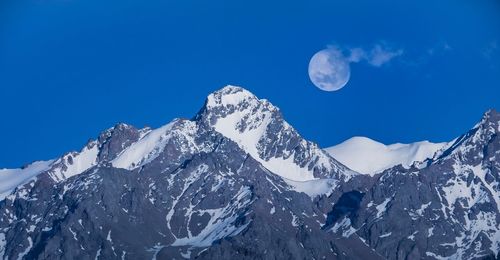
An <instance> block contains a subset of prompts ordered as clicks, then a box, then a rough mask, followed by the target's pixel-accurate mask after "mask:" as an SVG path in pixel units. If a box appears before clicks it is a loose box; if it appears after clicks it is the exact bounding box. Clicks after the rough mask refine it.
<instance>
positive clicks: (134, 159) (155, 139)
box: [112, 121, 175, 169]
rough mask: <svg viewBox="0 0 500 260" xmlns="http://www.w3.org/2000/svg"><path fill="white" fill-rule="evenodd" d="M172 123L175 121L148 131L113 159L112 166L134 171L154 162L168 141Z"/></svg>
mask: <svg viewBox="0 0 500 260" xmlns="http://www.w3.org/2000/svg"><path fill="white" fill-rule="evenodd" d="M174 123H175V121H174V122H171V123H169V124H166V125H164V126H162V127H160V128H158V129H155V130H152V131H149V132H148V133H147V134H146V135H144V136H143V137H142V138H141V139H139V140H138V141H136V142H135V143H133V144H132V145H130V147H128V148H127V149H125V150H124V151H123V152H122V153H121V154H120V155H119V156H118V157H117V158H115V159H114V160H113V161H112V164H113V166H114V167H116V168H123V169H135V168H137V167H139V166H141V165H142V164H146V163H148V162H150V161H152V160H154V159H155V158H156V157H157V156H158V155H159V154H160V153H161V152H162V151H163V148H164V147H165V144H166V142H167V141H168V138H167V135H168V133H169V131H170V130H171V129H172V126H173V125H174Z"/></svg>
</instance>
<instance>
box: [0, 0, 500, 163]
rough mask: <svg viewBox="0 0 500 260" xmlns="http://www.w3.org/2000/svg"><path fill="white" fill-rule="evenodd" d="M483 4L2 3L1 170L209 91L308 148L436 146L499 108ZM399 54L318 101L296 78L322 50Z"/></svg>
mask: <svg viewBox="0 0 500 260" xmlns="http://www.w3.org/2000/svg"><path fill="white" fill-rule="evenodd" d="M499 44H500V4H499V2H498V1H494V0H477V1H470V0H469V1H465V0H454V1H452V0H442V1H431V0H423V1H422V0H420V1H395V0H394V1H388V0H382V1H371V0H359V1H352V0H349V1H347V0H345V1H332V0H330V1H272V2H271V1H260V0H257V1H245V2H243V1H217V0H216V1H192V0H182V1H180V0H179V1H168V0H162V1H160V0H150V1H139V0H120V1H114V0H113V1H111V0H99V1H98V0H36V1H33V0H4V1H2V3H0V98H1V102H0V122H1V126H2V127H1V128H0V136H1V138H2V142H1V143H2V148H1V149H0V168H2V167H17V166H20V165H23V164H25V163H28V162H30V161H33V160H37V159H50V158H54V157H57V156H59V155H61V154H62V153H64V152H66V151H70V150H77V149H80V148H81V147H82V146H83V145H84V144H85V143H86V141H87V140H88V139H89V138H94V137H96V136H97V135H98V133H99V132H100V131H102V130H104V129H106V128H108V127H111V126H112V125H114V124H115V123H117V122H127V123H130V124H133V125H135V126H137V127H142V126H145V125H149V126H152V127H158V126H160V125H163V124H165V123H167V122H169V121H170V120H172V119H173V118H175V117H187V118H190V117H192V116H193V115H194V114H195V113H196V112H197V111H198V110H199V109H200V107H201V106H202V105H203V102H204V99H205V97H206V95H207V94H209V93H210V92H212V91H214V90H216V89H218V88H220V87H223V86H224V85H227V84H233V85H240V86H243V87H245V88H247V89H249V90H250V91H252V92H253V93H255V94H256V95H258V96H259V97H261V98H266V99H269V100H270V101H271V102H272V103H273V104H275V105H277V106H278V107H280V108H281V110H282V112H283V113H284V115H285V118H286V119H287V120H288V121H289V122H290V123H291V124H292V125H293V126H295V128H297V129H298V130H299V132H300V133H301V134H302V135H303V136H304V137H306V138H308V139H310V140H313V141H316V142H317V143H319V144H320V145H321V146H323V147H326V146H331V145H334V144H336V143H339V142H341V141H343V140H345V139H347V138H349V137H351V136H355V135H362V136H368V137H370V138H373V139H375V140H378V141H381V142H384V143H393V142H398V141H399V142H413V141H419V140H424V139H427V140H431V141H447V140H451V139H453V138H455V137H456V136H458V135H459V134H461V133H463V132H464V131H466V130H468V129H469V128H470V127H471V126H472V125H474V123H476V121H478V120H479V118H480V117H481V115H482V113H484V112H485V111H486V110H487V109H489V108H497V109H499V108H500V49H499V46H498V45H499ZM377 45H381V46H385V47H386V48H387V49H388V50H393V51H394V50H396V51H399V50H401V55H399V56H397V57H395V58H393V59H391V60H390V61H388V62H387V63H384V64H383V65H381V66H372V65H370V64H369V63H368V62H358V63H352V64H351V77H350V80H349V82H348V84H347V85H346V86H345V87H344V88H342V89H341V90H339V91H336V92H325V91H321V90H319V89H318V88H316V87H314V85H313V84H312V83H311V81H310V80H309V77H308V74H307V68H308V63H309V60H310V59H311V57H312V56H313V55H314V54H315V53H316V52H318V51H320V50H322V49H324V48H326V47H327V46H339V47H340V48H345V49H350V48H361V49H363V50H367V51H369V50H371V49H372V48H373V47H374V46H377Z"/></svg>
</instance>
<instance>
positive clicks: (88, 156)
mask: <svg viewBox="0 0 500 260" xmlns="http://www.w3.org/2000/svg"><path fill="white" fill-rule="evenodd" d="M98 154H99V147H98V145H97V142H96V141H94V142H92V143H91V144H89V145H87V146H86V147H84V148H83V149H82V150H81V151H80V152H79V153H76V152H73V153H69V154H67V155H65V156H63V157H62V158H59V159H58V160H57V161H56V162H54V165H57V167H55V168H53V169H52V170H51V171H50V172H49V175H50V176H51V178H52V179H53V180H54V181H57V182H59V181H63V180H65V179H67V178H70V177H72V176H75V175H78V174H80V173H82V172H84V171H86V170H88V169H90V168H91V167H92V166H95V165H96V164H97V156H98ZM70 157H71V158H70ZM70 161H72V163H71V162H70Z"/></svg>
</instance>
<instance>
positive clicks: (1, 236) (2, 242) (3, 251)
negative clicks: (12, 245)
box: [0, 233, 7, 259]
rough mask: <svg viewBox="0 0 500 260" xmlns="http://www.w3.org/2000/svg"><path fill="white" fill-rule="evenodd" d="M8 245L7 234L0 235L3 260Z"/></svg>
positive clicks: (0, 256) (0, 255) (0, 257)
mask: <svg viewBox="0 0 500 260" xmlns="http://www.w3.org/2000/svg"><path fill="white" fill-rule="evenodd" d="M6 245H7V241H6V240H5V234H4V233H0V259H3V257H4V254H5V246H6Z"/></svg>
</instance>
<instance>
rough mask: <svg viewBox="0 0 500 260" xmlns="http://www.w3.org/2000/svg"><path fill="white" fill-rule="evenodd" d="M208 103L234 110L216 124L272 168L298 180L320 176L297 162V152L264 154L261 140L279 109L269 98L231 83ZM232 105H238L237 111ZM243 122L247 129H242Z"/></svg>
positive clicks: (319, 151)
mask: <svg viewBox="0 0 500 260" xmlns="http://www.w3.org/2000/svg"><path fill="white" fill-rule="evenodd" d="M219 95H220V96H219ZM206 106H207V108H208V109H214V108H218V107H222V108H224V109H225V110H227V111H232V112H231V113H229V114H227V115H225V117H221V118H217V122H216V123H215V125H214V129H215V131H217V132H219V133H220V134H222V135H224V136H225V137H227V138H229V139H231V140H232V141H234V142H235V143H237V144H238V145H239V146H240V148H241V149H243V150H244V151H246V152H247V153H248V154H250V156H252V157H253V158H254V159H255V160H257V161H258V162H260V163H261V164H262V165H263V166H264V167H265V168H267V169H268V170H269V171H271V172H273V173H274V174H277V175H279V176H281V177H283V178H286V179H289V180H294V181H308V180H313V179H316V178H315V177H314V175H313V171H312V170H309V169H308V167H307V166H306V167H300V166H299V165H297V164H296V163H295V162H294V154H288V155H285V156H283V157H272V158H266V159H264V158H262V156H261V154H260V153H259V142H260V141H262V140H263V139H264V138H265V134H266V131H267V127H268V125H269V124H270V123H271V120H273V112H274V111H276V110H277V108H275V107H274V106H272V105H271V104H270V103H269V102H268V101H267V100H259V99H258V98H257V97H256V96H254V95H253V94H252V93H250V92H248V91H246V90H244V89H242V88H239V87H234V86H227V87H225V88H223V89H222V90H220V91H219V93H215V94H211V95H209V96H208V98H207V104H206ZM231 108H235V109H234V111H233V110H232V109H231ZM243 125H244V126H245V129H241V127H242V126H243ZM284 127H285V128H287V129H291V126H290V125H288V124H287V123H286V122H284ZM317 153H318V156H319V157H318V161H320V163H322V164H323V165H326V166H328V165H329V164H328V163H327V161H328V160H327V159H328V156H327V155H326V154H323V151H321V149H317ZM321 155H323V156H321Z"/></svg>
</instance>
